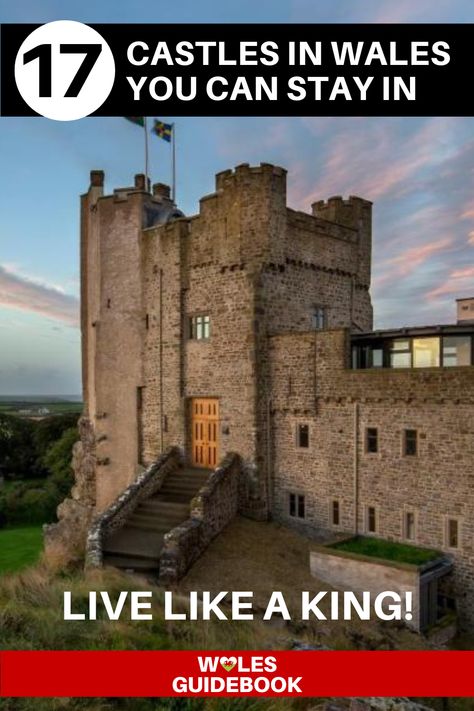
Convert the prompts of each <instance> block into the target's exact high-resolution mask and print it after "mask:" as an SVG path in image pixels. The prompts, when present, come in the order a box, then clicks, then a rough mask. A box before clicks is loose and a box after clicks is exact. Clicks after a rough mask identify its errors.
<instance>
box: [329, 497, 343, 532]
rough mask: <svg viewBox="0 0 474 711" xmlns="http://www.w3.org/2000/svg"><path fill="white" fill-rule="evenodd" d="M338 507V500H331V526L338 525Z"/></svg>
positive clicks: (339, 518) (339, 517)
mask: <svg viewBox="0 0 474 711" xmlns="http://www.w3.org/2000/svg"><path fill="white" fill-rule="evenodd" d="M340 513H341V512H340V508H339V501H333V502H332V512H331V517H332V525H333V526H339V523H340V520H341V516H340Z"/></svg>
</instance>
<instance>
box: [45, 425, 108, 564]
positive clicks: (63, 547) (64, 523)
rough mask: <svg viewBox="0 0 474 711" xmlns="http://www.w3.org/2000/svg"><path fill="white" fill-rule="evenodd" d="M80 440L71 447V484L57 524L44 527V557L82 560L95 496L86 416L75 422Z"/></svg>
mask: <svg viewBox="0 0 474 711" xmlns="http://www.w3.org/2000/svg"><path fill="white" fill-rule="evenodd" d="M78 430H79V436H80V440H79V442H76V444H75V445H74V447H73V459H72V468H73V472H74V485H73V487H72V490H71V493H70V496H69V497H68V498H66V499H65V500H64V501H62V502H61V504H60V505H59V506H58V509H57V516H58V522H57V523H53V524H48V525H45V526H43V536H44V547H45V553H46V555H47V556H51V557H57V556H59V557H62V558H65V559H76V558H81V557H82V556H83V554H84V548H85V541H86V535H87V531H88V528H89V525H90V522H91V519H92V516H93V514H94V509H95V495H96V479H95V474H96V451H95V448H96V442H95V434H94V428H93V426H92V423H91V422H90V420H89V419H88V418H87V417H81V418H80V419H79V422H78Z"/></svg>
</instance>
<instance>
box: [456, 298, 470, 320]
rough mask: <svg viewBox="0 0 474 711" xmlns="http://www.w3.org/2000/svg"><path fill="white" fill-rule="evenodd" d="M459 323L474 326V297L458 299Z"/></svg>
mask: <svg viewBox="0 0 474 711" xmlns="http://www.w3.org/2000/svg"><path fill="white" fill-rule="evenodd" d="M456 307H457V321H458V323H473V324H474V296H470V297H467V298H464V299H456Z"/></svg>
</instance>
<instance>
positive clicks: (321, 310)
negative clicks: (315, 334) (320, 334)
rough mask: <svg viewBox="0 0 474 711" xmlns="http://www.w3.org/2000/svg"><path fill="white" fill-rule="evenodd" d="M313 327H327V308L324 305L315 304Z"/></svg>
mask: <svg viewBox="0 0 474 711" xmlns="http://www.w3.org/2000/svg"><path fill="white" fill-rule="evenodd" d="M313 328H315V329H318V330H319V329H321V328H326V309H325V307H324V306H315V307H314V311H313Z"/></svg>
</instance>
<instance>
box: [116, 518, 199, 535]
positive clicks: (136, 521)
mask: <svg viewBox="0 0 474 711" xmlns="http://www.w3.org/2000/svg"><path fill="white" fill-rule="evenodd" d="M185 520H186V519H185V518H183V517H182V516H180V517H179V518H176V519H169V518H168V519H159V518H150V517H149V516H139V515H133V516H130V518H129V519H128V521H127V526H132V527H133V528H142V529H144V530H145V529H146V530H148V531H159V532H161V533H167V531H170V530H171V529H172V528H174V527H175V526H177V525H178V524H180V523H182V522H183V521H185Z"/></svg>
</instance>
